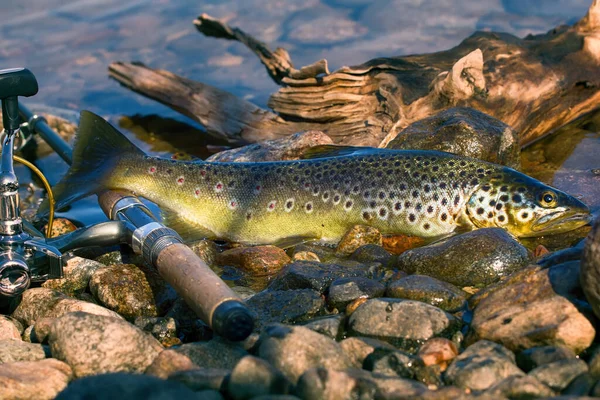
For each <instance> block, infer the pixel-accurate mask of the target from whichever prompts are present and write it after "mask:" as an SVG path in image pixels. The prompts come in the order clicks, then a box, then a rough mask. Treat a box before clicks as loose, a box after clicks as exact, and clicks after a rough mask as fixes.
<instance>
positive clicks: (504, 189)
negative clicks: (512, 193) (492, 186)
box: [500, 185, 508, 192]
mask: <svg viewBox="0 0 600 400" xmlns="http://www.w3.org/2000/svg"><path fill="white" fill-rule="evenodd" d="M500 191H501V192H508V186H506V185H505V186H500Z"/></svg>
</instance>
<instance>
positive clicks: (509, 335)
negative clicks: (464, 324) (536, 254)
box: [467, 262, 595, 354]
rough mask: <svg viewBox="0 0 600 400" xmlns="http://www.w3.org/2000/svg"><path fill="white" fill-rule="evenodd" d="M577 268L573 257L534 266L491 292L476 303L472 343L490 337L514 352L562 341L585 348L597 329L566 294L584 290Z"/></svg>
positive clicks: (578, 349) (568, 346)
mask: <svg viewBox="0 0 600 400" xmlns="http://www.w3.org/2000/svg"><path fill="white" fill-rule="evenodd" d="M578 271H579V269H578V266H577V264H576V263H573V262H571V263H565V264H559V265H555V266H553V267H551V268H548V269H542V268H540V267H538V266H535V267H531V268H528V269H527V270H526V271H523V272H522V273H517V274H515V276H514V277H510V278H509V279H508V280H509V281H510V283H509V284H502V285H499V286H498V287H497V288H495V289H494V290H491V291H488V292H487V293H486V295H485V297H483V298H482V299H481V300H480V301H479V303H478V304H477V305H476V307H475V310H474V312H473V320H472V323H471V331H470V332H469V335H468V336H467V343H473V342H475V341H477V340H479V339H488V340H492V341H495V342H498V343H501V344H503V345H504V346H506V347H508V348H509V349H512V350H515V351H520V350H523V349H527V348H530V347H536V346H547V345H551V346H554V345H557V346H566V347H567V348H569V349H571V350H572V351H574V352H575V353H576V354H578V353H580V352H582V351H583V350H584V349H586V348H588V347H589V346H590V344H591V343H592V341H593V339H594V337H595V330H594V327H593V326H592V324H591V323H590V321H589V320H588V318H586V316H584V315H583V314H582V313H581V312H579V311H578V309H577V308H576V307H575V305H574V304H573V303H572V302H571V301H569V300H568V299H567V298H574V297H575V295H576V292H578V291H579V289H578V288H579V283H578V277H579V274H578Z"/></svg>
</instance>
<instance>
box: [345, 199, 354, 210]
mask: <svg viewBox="0 0 600 400" xmlns="http://www.w3.org/2000/svg"><path fill="white" fill-rule="evenodd" d="M352 204H353V203H352V200H348V201H347V202H346V208H350V207H352Z"/></svg>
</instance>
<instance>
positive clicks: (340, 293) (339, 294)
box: [327, 277, 385, 311]
mask: <svg viewBox="0 0 600 400" xmlns="http://www.w3.org/2000/svg"><path fill="white" fill-rule="evenodd" d="M384 292H385V286H384V285H383V284H382V283H381V282H378V281H376V280H374V279H368V278H363V277H351V278H338V279H336V280H334V281H333V282H331V285H330V286H329V291H328V293H327V304H328V305H329V307H330V308H337V309H338V310H340V311H343V310H344V309H345V308H346V306H347V305H348V304H349V303H351V302H353V301H354V300H356V299H358V298H359V297H365V298H369V299H371V298H374V297H381V296H383V294H384Z"/></svg>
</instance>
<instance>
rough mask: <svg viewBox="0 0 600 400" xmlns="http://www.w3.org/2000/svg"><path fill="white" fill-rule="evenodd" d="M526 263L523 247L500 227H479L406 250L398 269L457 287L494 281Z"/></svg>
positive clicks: (526, 257) (483, 284)
mask: <svg viewBox="0 0 600 400" xmlns="http://www.w3.org/2000/svg"><path fill="white" fill-rule="evenodd" d="M528 263H529V255H528V253H527V249H525V247H523V246H522V245H521V244H520V243H519V242H517V241H516V240H515V239H513V238H512V236H510V234H509V233H508V232H507V231H506V230H504V229H502V228H483V229H477V230H474V231H471V232H467V233H463V234H461V235H457V236H453V237H451V238H449V239H447V240H445V241H442V242H439V243H435V244H431V245H428V246H423V247H419V248H416V249H412V250H408V251H406V252H404V253H402V254H400V255H399V256H398V268H399V269H401V270H403V271H405V272H408V273H409V274H419V275H427V276H431V277H434V278H436V279H439V280H442V281H444V282H448V283H451V284H453V285H456V286H458V287H464V286H485V285H489V284H491V283H494V282H496V281H498V280H500V279H501V278H503V277H505V276H508V275H509V274H510V273H512V272H514V271H516V270H519V269H521V268H523V267H524V266H526V265H527V264H528Z"/></svg>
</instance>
